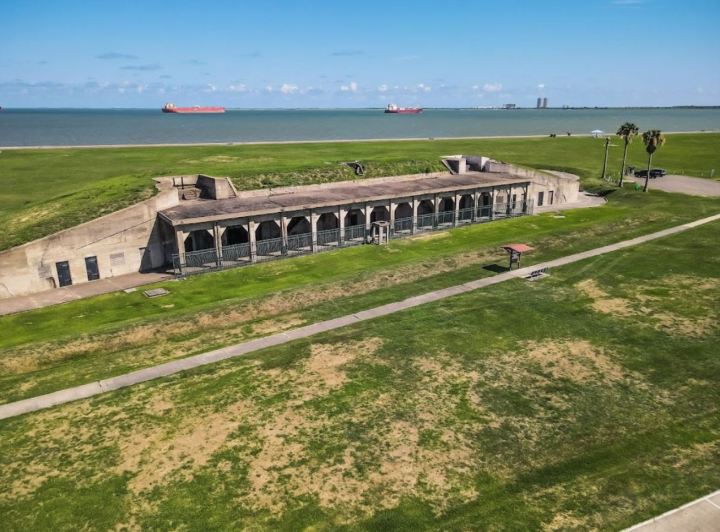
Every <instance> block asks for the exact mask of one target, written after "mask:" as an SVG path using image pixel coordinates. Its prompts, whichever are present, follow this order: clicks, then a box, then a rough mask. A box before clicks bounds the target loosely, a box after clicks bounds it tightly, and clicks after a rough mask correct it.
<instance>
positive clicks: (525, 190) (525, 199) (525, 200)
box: [522, 185, 529, 214]
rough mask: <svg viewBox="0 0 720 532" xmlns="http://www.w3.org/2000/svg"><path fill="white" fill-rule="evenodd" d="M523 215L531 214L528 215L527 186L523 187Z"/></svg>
mask: <svg viewBox="0 0 720 532" xmlns="http://www.w3.org/2000/svg"><path fill="white" fill-rule="evenodd" d="M522 210H523V214H529V213H528V186H527V185H525V186H524V187H523V206H522Z"/></svg>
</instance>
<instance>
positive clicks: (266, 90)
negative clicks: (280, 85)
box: [265, 85, 273, 92]
mask: <svg viewBox="0 0 720 532" xmlns="http://www.w3.org/2000/svg"><path fill="white" fill-rule="evenodd" d="M272 91H273V86H272V85H265V92H272Z"/></svg>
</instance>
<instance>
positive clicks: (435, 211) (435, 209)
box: [432, 194, 440, 228]
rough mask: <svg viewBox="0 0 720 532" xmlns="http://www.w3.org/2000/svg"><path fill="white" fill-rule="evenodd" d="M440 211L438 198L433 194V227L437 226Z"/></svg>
mask: <svg viewBox="0 0 720 532" xmlns="http://www.w3.org/2000/svg"><path fill="white" fill-rule="evenodd" d="M439 212H440V198H439V197H438V195H437V194H433V214H434V215H435V216H433V223H432V226H433V228H435V227H437V226H438V213H439Z"/></svg>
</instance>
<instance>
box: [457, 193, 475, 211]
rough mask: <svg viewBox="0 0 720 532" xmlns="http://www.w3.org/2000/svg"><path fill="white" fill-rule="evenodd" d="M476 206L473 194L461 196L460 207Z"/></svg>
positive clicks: (469, 207)
mask: <svg viewBox="0 0 720 532" xmlns="http://www.w3.org/2000/svg"><path fill="white" fill-rule="evenodd" d="M474 206H475V198H474V197H473V195H472V194H463V195H462V196H460V208H461V209H472V208H473V207H474Z"/></svg>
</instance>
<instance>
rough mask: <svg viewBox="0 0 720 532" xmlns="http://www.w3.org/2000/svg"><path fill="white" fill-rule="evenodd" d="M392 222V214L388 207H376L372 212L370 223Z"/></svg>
mask: <svg viewBox="0 0 720 532" xmlns="http://www.w3.org/2000/svg"><path fill="white" fill-rule="evenodd" d="M389 220H390V213H389V212H388V209H387V207H385V206H384V205H380V206H378V207H375V208H374V209H373V210H372V211H371V212H370V221H371V222H383V221H384V222H387V221H389Z"/></svg>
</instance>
